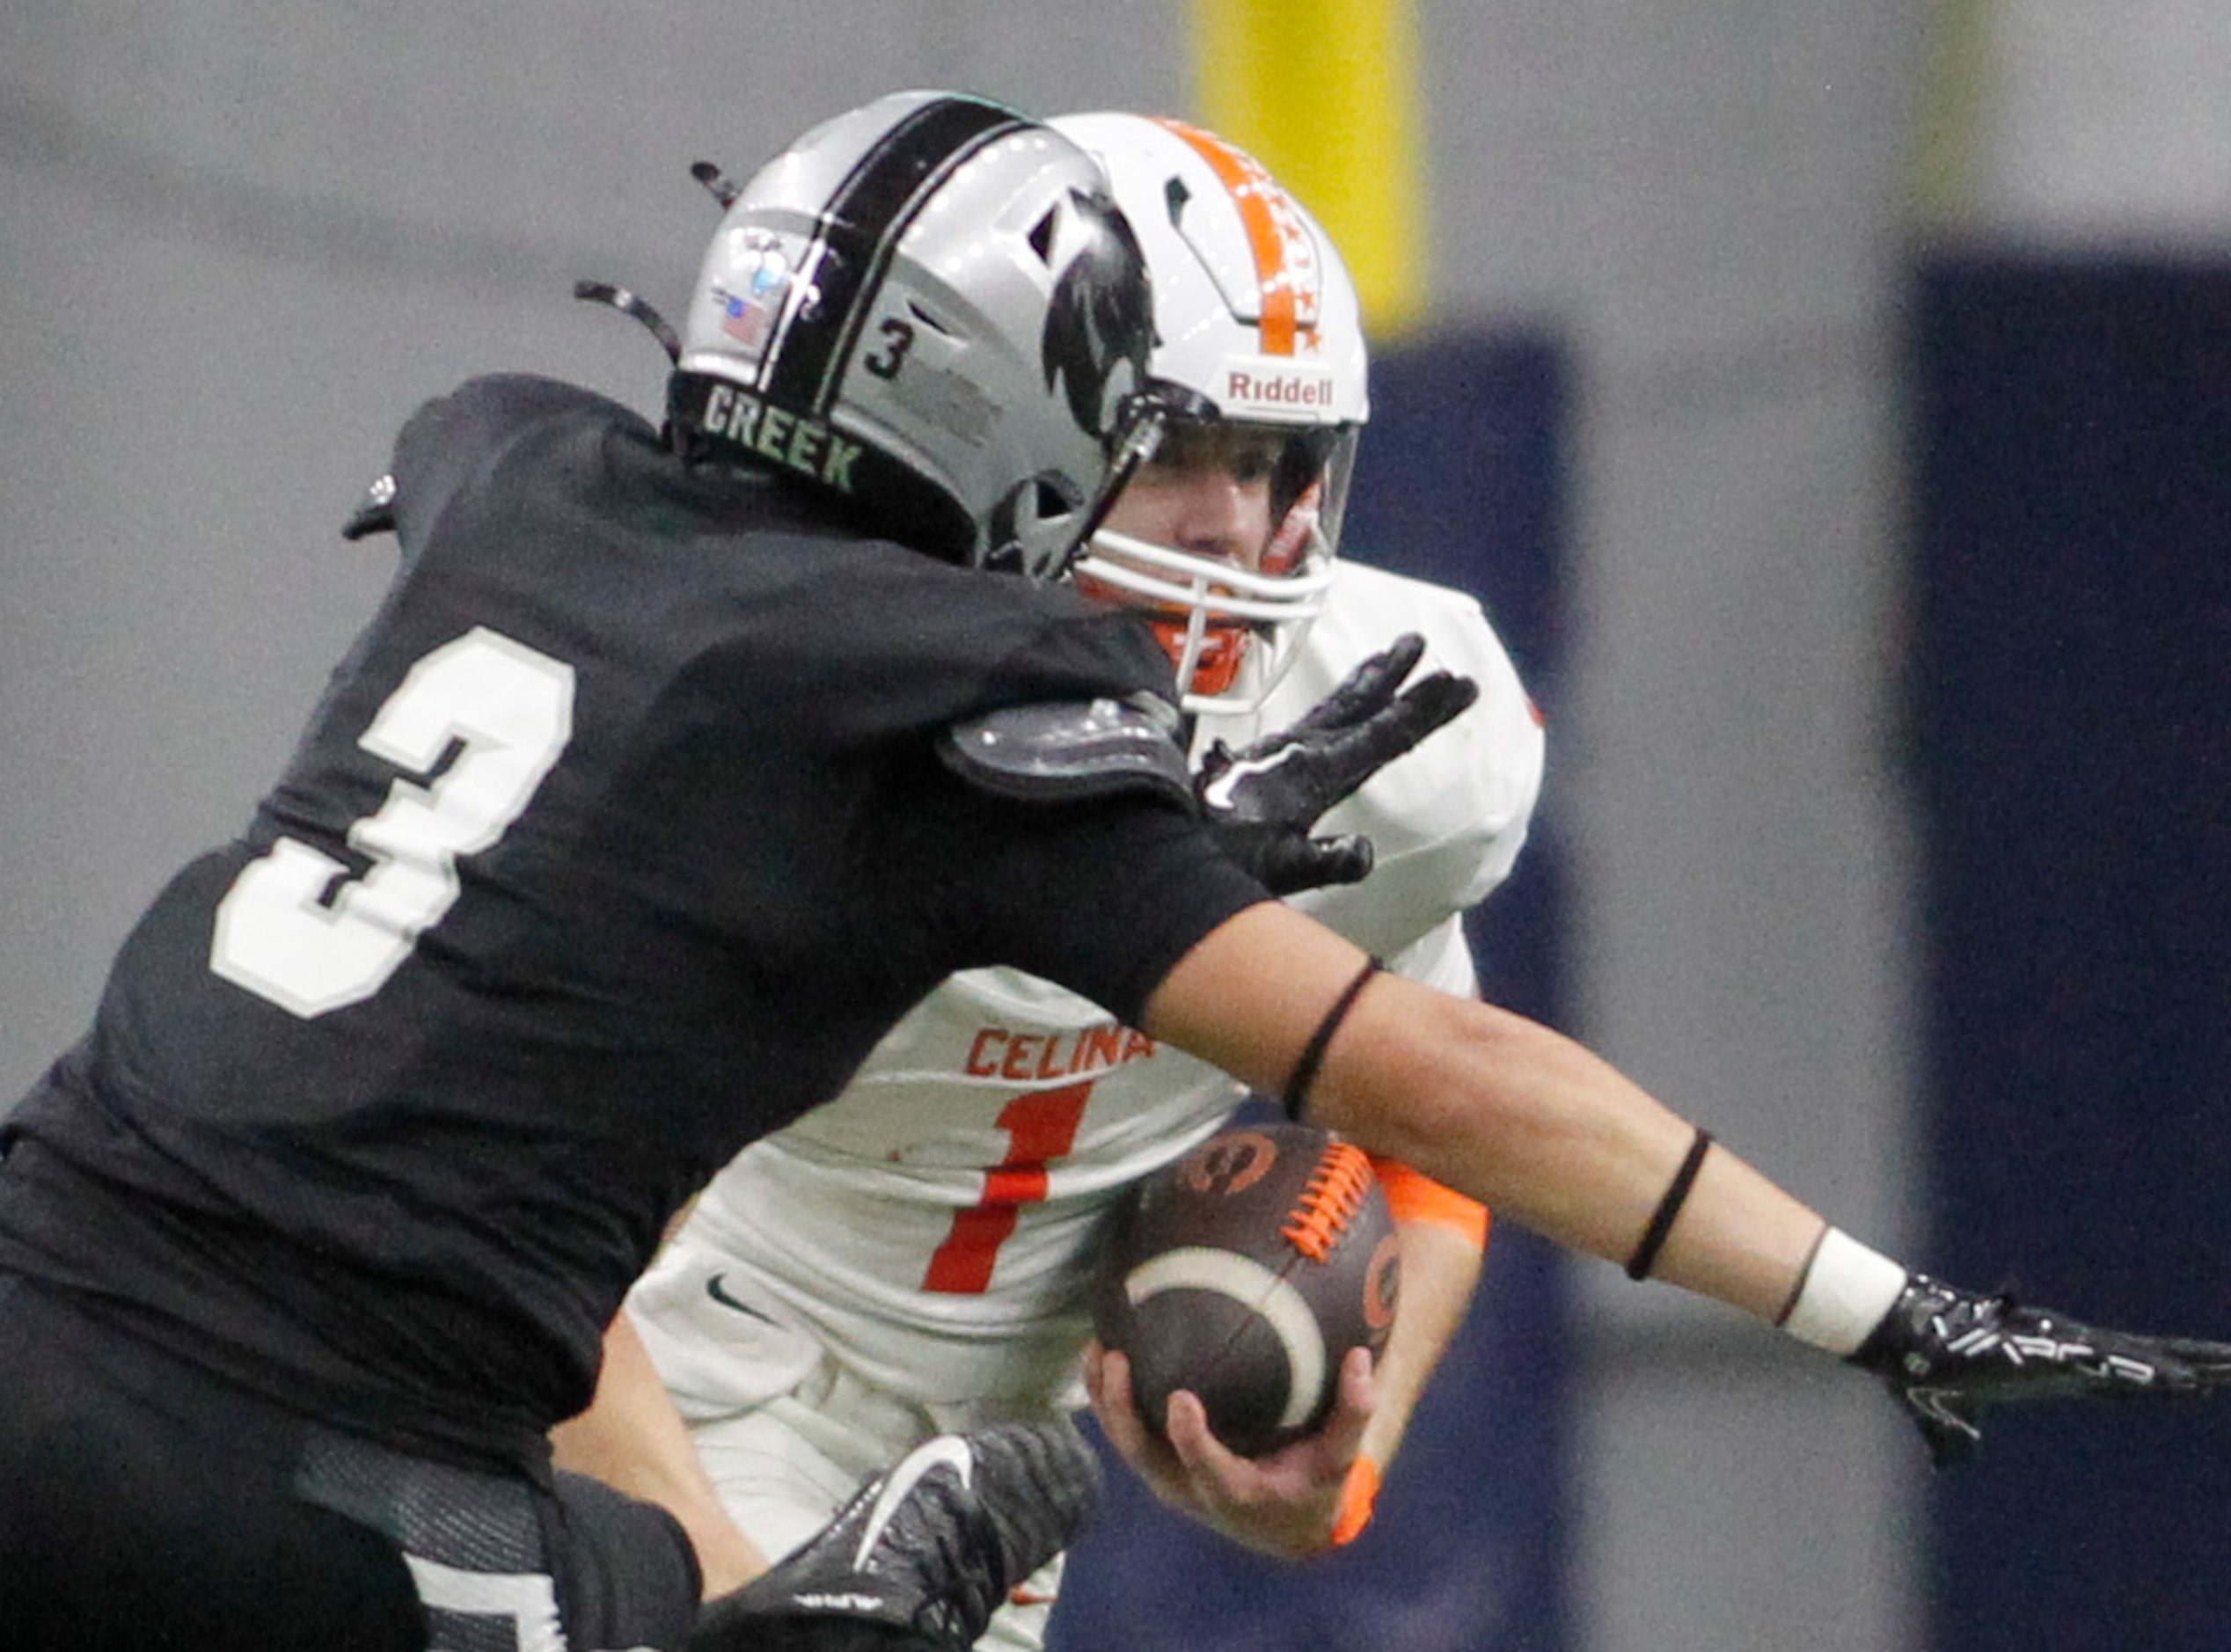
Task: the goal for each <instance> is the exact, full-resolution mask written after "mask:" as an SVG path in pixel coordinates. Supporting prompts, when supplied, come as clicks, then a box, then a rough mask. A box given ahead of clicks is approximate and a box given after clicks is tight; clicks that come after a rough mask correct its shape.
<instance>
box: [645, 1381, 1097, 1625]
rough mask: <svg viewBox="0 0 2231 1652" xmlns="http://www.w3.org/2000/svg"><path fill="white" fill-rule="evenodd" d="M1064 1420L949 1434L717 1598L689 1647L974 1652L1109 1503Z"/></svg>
mask: <svg viewBox="0 0 2231 1652" xmlns="http://www.w3.org/2000/svg"><path fill="white" fill-rule="evenodd" d="M1100 1489H1101V1481H1100V1459H1099V1458H1096V1457H1094V1455H1093V1451H1092V1448H1091V1447H1090V1446H1089V1445H1087V1444H1085V1440H1084V1436H1081V1435H1079V1433H1078V1432H1077V1430H1076V1429H1075V1428H1074V1427H1072V1425H1071V1424H1070V1423H1068V1422H1065V1421H1064V1422H1016V1423H1006V1424H1003V1425H1001V1426H999V1427H997V1428H991V1429H983V1430H981V1431H979V1432H977V1433H974V1434H958V1435H956V1434H941V1435H939V1436H936V1437H935V1438H934V1439H931V1440H926V1441H925V1442H924V1443H923V1444H920V1445H918V1446H917V1447H916V1448H915V1449H914V1450H913V1451H911V1452H909V1453H908V1454H907V1455H906V1456H905V1457H903V1458H900V1459H899V1461H898V1462H897V1463H896V1464H895V1465H893V1466H892V1467H891V1468H890V1469H889V1471H888V1472H887V1473H882V1474H880V1475H878V1476H876V1477H875V1478H874V1479H873V1480H869V1481H868V1482H867V1484H866V1485H864V1486H862V1487H861V1488H860V1489H859V1492H858V1493H857V1494H856V1495H854V1496H853V1498H852V1501H851V1502H848V1503H846V1504H845V1507H844V1508H842V1509H839V1510H838V1512H837V1515H836V1517H835V1518H834V1519H832V1520H831V1521H830V1523H829V1524H828V1525H826V1526H824V1527H823V1528H822V1530H821V1532H820V1533H819V1535H817V1536H816V1537H814V1538H811V1539H808V1540H807V1542H806V1544H805V1545H804V1546H803V1547H801V1548H800V1549H798V1550H796V1551H794V1553H792V1554H791V1555H790V1556H789V1557H788V1558H787V1559H786V1560H784V1561H781V1562H780V1563H779V1564H778V1565H777V1566H775V1567H774V1568H772V1570H770V1571H768V1572H767V1573H766V1574H765V1575H763V1576H761V1577H760V1578H759V1579H757V1581H756V1582H754V1583H748V1584H746V1585H745V1586H744V1587H743V1588H742V1589H739V1590H734V1591H732V1592H731V1593H728V1594H726V1595H721V1596H719V1597H716V1598H714V1599H713V1600H710V1601H707V1602H706V1604H705V1606H704V1608H703V1609H702V1610H701V1611H700V1612H699V1614H698V1621H697V1626H696V1628H695V1630H694V1631H693V1632H692V1633H691V1636H690V1640H689V1643H688V1648H687V1652H963V1649H964V1648H968V1647H971V1646H974V1645H975V1644H976V1641H977V1637H979V1636H980V1635H982V1634H984V1627H985V1626H986V1625H987V1624H989V1623H990V1622H991V1614H992V1612H994V1611H996V1610H997V1609H998V1607H999V1605H1000V1604H1002V1603H1004V1602H1005V1601H1006V1598H1007V1596H1008V1594H1009V1592H1010V1591H1011V1590H1013V1588H1014V1586H1015V1585H1016V1584H1018V1583H1021V1582H1022V1580H1023V1579H1024V1578H1026V1577H1028V1576H1029V1575H1030V1574H1031V1573H1033V1572H1035V1571H1036V1570H1037V1569H1038V1568H1040V1567H1041V1566H1042V1565H1044V1564H1045V1563H1046V1562H1047V1561H1050V1560H1051V1559H1052V1558H1053V1557H1054V1556H1055V1555H1056V1554H1057V1553H1060V1552H1061V1551H1062V1550H1063V1549H1064V1548H1066V1547H1068V1546H1069V1544H1070V1541H1071V1539H1073V1538H1074V1537H1075V1536H1076V1535H1077V1531H1078V1530H1079V1527H1081V1526H1082V1525H1083V1524H1084V1522H1085V1520H1086V1517H1088V1516H1089V1515H1090V1514H1091V1512H1092V1510H1093V1509H1094V1507H1095V1506H1096V1505H1097V1503H1098V1502H1099V1498H1100Z"/></svg>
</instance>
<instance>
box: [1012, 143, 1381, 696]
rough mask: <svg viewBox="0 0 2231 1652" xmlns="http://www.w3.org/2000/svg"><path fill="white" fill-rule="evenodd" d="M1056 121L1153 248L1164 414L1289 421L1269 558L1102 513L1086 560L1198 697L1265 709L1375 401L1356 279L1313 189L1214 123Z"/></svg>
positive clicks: (1082, 563) (1312, 613)
mask: <svg viewBox="0 0 2231 1652" xmlns="http://www.w3.org/2000/svg"><path fill="white" fill-rule="evenodd" d="M1050 125H1051V126H1052V127H1053V128H1055V129H1056V130H1057V131H1059V132H1061V133H1063V134H1064V135H1067V136H1068V137H1071V138H1072V139H1074V140H1075V141H1076V143H1078V144H1079V147H1081V148H1083V149H1084V150H1086V151H1088V152H1089V153H1090V154H1091V155H1092V156H1093V157H1094V159H1096V160H1097V161H1099V163H1100V164H1101V168H1102V169H1103V170H1104V171H1105V172H1106V173H1107V174H1108V179H1109V180H1110V182H1111V184H1112V185H1113V187H1114V190H1115V195H1116V205H1117V206H1118V207H1120V208H1122V209H1123V213H1124V215H1125V216H1126V217H1128V218H1129V219H1130V223H1131V227H1132V229H1133V230H1134V231H1135V232H1136V233H1137V237H1138V240H1139V244H1140V245H1141V246H1142V247H1143V248H1144V249H1145V255H1146V265H1147V270H1148V273H1149V274H1150V275H1151V276H1152V281H1153V286H1154V320H1155V327H1156V331H1157V333H1158V335H1159V336H1158V338H1157V340H1156V342H1155V347H1154V353H1153V356H1152V362H1151V369H1150V370H1151V372H1152V377H1153V385H1154V388H1155V389H1156V391H1159V392H1160V394H1159V398H1158V404H1157V413H1156V416H1157V417H1158V418H1159V420H1160V421H1161V422H1162V423H1163V425H1164V426H1165V428H1168V427H1171V426H1174V425H1178V424H1181V423H1182V422H1185V421H1189V420H1200V421H1207V422H1217V421H1221V422H1225V423H1238V424H1243V425H1250V426H1256V427H1262V428H1269V429H1271V430H1274V431H1276V432H1278V433H1281V434H1282V435H1284V437H1285V440H1284V446H1283V449H1282V457H1280V459H1279V461H1278V464H1277V468H1276V475H1275V477H1274V480H1273V486H1272V498H1271V502H1272V511H1273V523H1274V527H1273V531H1272V534H1271V537H1270V541H1269V545H1268V546H1267V547H1266V549H1265V552H1264V554H1263V556H1262V563H1261V566H1260V567H1259V568H1257V569H1255V570H1253V571H1249V570H1244V569H1240V568H1238V567H1234V566H1233V564H1232V563H1230V562H1229V561H1226V560H1224V559H1218V558H1211V557H1207V556H1202V555H1197V554H1192V553H1189V552H1185V551H1183V550H1181V549H1179V548H1178V547H1176V546H1174V545H1154V544H1151V543H1148V542H1146V541H1144V540H1141V539H1138V538H1135V537H1130V536H1129V535H1124V534H1118V533H1115V532H1111V531H1109V530H1105V529H1103V530H1100V531H1099V532H1097V533H1095V534H1094V536H1093V538H1092V541H1091V545H1090V548H1089V550H1088V551H1087V552H1086V555H1085V556H1084V557H1082V558H1081V559H1079V562H1078V565H1077V574H1078V577H1079V579H1080V580H1085V581H1093V582H1095V583H1097V584H1098V585H1100V586H1101V587H1103V588H1114V589H1116V590H1117V591H1120V592H1123V593H1127V594H1128V597H1129V599H1130V600H1132V601H1136V602H1138V603H1141V604H1143V605H1145V606H1147V607H1150V608H1152V610H1154V611H1155V612H1156V614H1157V615H1158V618H1157V621H1156V625H1157V629H1158V630H1159V631H1160V632H1162V635H1163V640H1164V642H1165V644H1166V646H1167V647H1169V648H1170V650H1171V654H1172V657H1173V661H1174V663H1175V664H1176V665H1177V667H1178V686H1179V687H1180V689H1181V690H1182V691H1185V702H1186V707H1187V709H1188V710H1189V711H1194V712H1196V713H1208V714H1216V713H1240V712H1247V711H1252V710H1254V709H1255V708H1256V707H1257V706H1259V705H1261V704H1262V699H1263V697H1264V696H1266V695H1267V694H1268V693H1269V691H1270V689H1271V687H1272V686H1273V685H1274V684H1275V683H1276V681H1277V679H1278V678H1279V676H1281V675H1283V673H1284V669H1285V668H1286V667H1287V665H1289V664H1290V663H1291V660H1292V657H1293V652H1294V650H1295V648H1296V647H1298V644H1299V642H1300V640H1301V638H1302V636H1303V634H1304V633H1305V632H1306V630H1307V629H1308V625H1309V624H1310V622H1311V621H1312V620H1313V618H1315V617H1316V615H1317V613H1318V612H1319V611H1320V609H1321V607H1322V605H1323V602H1324V597H1325V592H1326V590H1327V588H1328V587H1329V586H1330V584H1331V582H1332V577H1333V565H1334V559H1335V556H1336V554H1337V552H1338V548H1339V544H1340V530H1341V519H1342V514H1343V512H1344V511H1345V508H1346V506H1347V500H1348V485H1349V478H1350V473H1351V471H1353V468H1354V465H1355V456H1356V443H1357V437H1358V435H1360V433H1361V431H1362V429H1363V427H1364V421H1365V420H1367V419H1368V418H1369V417H1370V411H1371V408H1370V400H1369V397H1368V394H1367V389H1366V385H1365V376H1366V371H1367V369H1368V365H1369V363H1368V353H1367V351H1366V350H1365V347H1364V330H1363V319H1362V315H1361V312H1360V309H1359V306H1358V305H1357V298H1356V289H1355V285H1354V283H1353V282H1352V281H1350V279H1349V274H1348V270H1347V267H1346V266H1345V265H1344V264H1342V261H1341V258H1340V254H1339V252H1337V251H1336V250H1335V248H1334V246H1333V244H1332V242H1331V240H1330V238H1328V237H1327V236H1326V234H1325V232H1324V230H1323V229H1322V228H1320V226H1319V224H1318V223H1317V221H1316V220H1315V219H1314V218H1313V217H1312V216H1310V214H1309V213H1308V211H1307V210H1306V208H1304V207H1303V206H1302V205H1301V204H1300V202H1298V201H1296V200H1294V198H1293V197H1292V196H1291V195H1290V194H1287V193H1286V191H1285V190H1284V188H1283V187H1281V186H1280V185H1279V184H1278V182H1277V181H1276V179H1273V178H1272V177H1271V176H1270V174H1269V172H1266V171H1265V170H1264V169H1263V167H1262V164H1260V163H1258V162H1257V161H1255V160H1254V158H1253V157H1249V156H1248V155H1247V154H1245V153H1243V152H1242V151H1241V150H1238V149H1236V148H1234V147H1233V145H1231V144H1229V143H1225V142H1224V141H1223V140H1222V139H1220V138H1218V137H1217V136H1216V135H1213V134H1211V133H1208V132H1204V131H1202V130H1201V129H1200V128H1196V127H1191V126H1188V125H1186V124H1185V123H1183V122H1182V121H1171V120H1162V119H1156V118H1152V117H1148V116H1145V115H1137V114H1122V113H1096V114H1075V115H1064V116H1061V117H1059V118H1057V119H1056V120H1054V121H1051V122H1050Z"/></svg>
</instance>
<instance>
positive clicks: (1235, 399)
mask: <svg viewBox="0 0 2231 1652" xmlns="http://www.w3.org/2000/svg"><path fill="white" fill-rule="evenodd" d="M1224 398H1225V402H1226V403H1227V404H1230V405H1233V406H1247V407H1329V406H1332V405H1333V381H1332V375H1331V374H1329V373H1305V372H1299V371H1296V372H1287V373H1242V372H1239V371H1236V370H1234V371H1232V372H1228V373H1226V374H1225V376H1224Z"/></svg>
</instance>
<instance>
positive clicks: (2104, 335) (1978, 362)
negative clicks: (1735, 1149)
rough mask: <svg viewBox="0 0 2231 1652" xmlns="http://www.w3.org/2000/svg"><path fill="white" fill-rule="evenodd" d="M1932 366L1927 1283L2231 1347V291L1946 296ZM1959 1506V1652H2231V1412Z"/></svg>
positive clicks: (2034, 1429) (2044, 1446)
mask: <svg viewBox="0 0 2231 1652" xmlns="http://www.w3.org/2000/svg"><path fill="white" fill-rule="evenodd" d="M1909 366H1910V372H1911V389H1912V406H1913V430H1912V439H1913V454H1912V473H1913V485H1914V492H1913V510H1914V516H1913V582H1912V593H1913V647H1912V653H1911V672H1912V675H1911V681H1910V693H1909V695H1908V698H1907V710H1908V715H1909V719H1910V721H1909V735H1910V740H1909V746H1910V749H1911V751H1912V754H1913V763H1914V764H1915V773H1916V777H1917V780H1918V783H1919V794H1920V801H1921V806H1922V810H1923V815H1924V832H1923V843H1924V854H1925V879H1926V882H1925V913H1924V924H1925V934H1926V939H1927V957H1926V962H1925V981H1926V987H1927V990H1926V994H1925V998H1924V1004H1925V1034H1924V1035H1925V1038H1926V1041H1927V1042H1926V1050H1927V1057H1926V1071H1927V1098H1928V1106H1929V1114H1928V1124H1927V1137H1928V1146H1929V1149H1930V1152H1931V1158H1932V1163H1933V1171H1932V1174H1933V1183H1932V1188H1931V1200H1930V1205H1931V1209H1932V1211H1933V1217H1934V1220H1933V1226H1934V1242H1933V1243H1932V1244H1931V1246H1930V1247H1929V1251H1928V1254H1929V1257H1930V1260H1931V1261H1932V1263H1933V1264H1934V1265H1935V1266H1937V1267H1940V1268H1942V1270H1943V1271H1944V1272H1945V1273H1946V1274H1948V1275H1949V1276H1953V1277H1956V1278H1958V1279H1960V1280H1962V1281H1963V1283H1975V1284H1978V1285H1993V1284H1996V1283H2001V1281H2002V1280H2003V1279H2005V1278H2006V1277H2007V1276H2008V1270H2015V1279H2014V1283H2017V1284H2018V1285H2019V1286H2020V1287H2021V1288H2022V1289H2023V1291H2024V1293H2025V1294H2027V1295H2028V1296H2030V1297H2033V1298H2035V1299H2037V1300H2039V1301H2043V1302H2050V1303H2052V1304H2053V1305H2057V1306H2059V1307H2062V1308H2065V1309H2066V1310H2068V1311H2070V1312H2076V1313H2078V1314H2080V1315H2082V1316H2084V1317H2088V1318H2094V1319H2099V1320H2101V1321H2103V1322H2108V1323H2120V1324H2129V1325H2132V1326H2133V1327H2138V1328H2148V1329H2178V1330H2185V1331H2190V1332H2191V1333H2194V1334H2209V1335H2213V1336H2217V1337H2224V1338H2231V270H2225V269H2223V268H2220V267H2216V268H2209V267H2198V266H2183V267H2173V266H2169V265H2166V264H2153V263H2144V264H2141V263H2123V262H2103V261H2092V262H2082V263H2071V262H2052V261H2037V260H2018V259H2000V260H1971V259H1963V260H1948V261H1943V262H1938V263H1935V264H1932V265H1930V266H1928V267H1925V268H1923V269H1922V270H1921V271H1920V274H1919V278H1918V281H1917V285H1916V289H1915V304H1914V310H1913V332H1912V337H1911V351H1910V356H1909ZM2227 1494H2231V1400H2225V1401H2220V1402H2217V1403H2216V1404H2215V1405H2213V1406H2196V1407H2189V1408H2187V1407H2177V1408H2170V1409H2166V1410H2154V1409H2147V1410H2142V1411H2137V1410H2134V1411H2127V1412H2118V1413H2103V1412H2101V1411H2099V1410H2098V1409H2096V1408H2088V1407H2059V1408H2057V1409H2052V1410H2046V1411H2039V1412H2035V1413H2030V1414H2017V1415H2009V1416H2006V1417H2003V1418H2002V1419H2001V1421H2000V1422H1998V1424H1997V1425H1996V1427H1995V1428H1993V1429H1991V1430H1990V1437H1989V1440H1988V1443H1987V1444H1986V1451H1985V1455H1984V1457H1983V1458H1982V1459H1981V1461H1979V1463H1978V1464H1977V1465H1975V1466H1973V1467H1972V1468H1971V1469H1969V1470H1966V1471H1964V1472H1963V1473H1960V1474H1957V1475H1953V1476H1948V1477H1946V1478H1945V1479H1944V1480H1941V1481H1939V1482H1938V1483H1937V1485H1936V1487H1935V1497H1934V1500H1933V1521H1934V1526H1935V1557H1934V1564H1933V1588H1934V1595H1935V1606H1934V1615H1935V1643H1936V1645H1937V1646H1938V1647H1939V1648H1943V1652H1970V1649H1971V1648H1999V1647H2008V1648H2012V1647H2024V1648H2031V1647H2046V1646H2049V1647H2052V1648H2066V1649H2068V1652H2083V1649H2087V1648H2101V1649H2102V1652H2106V1649H2107V1648H2118V1649H2119V1648H2139V1647H2143V1648H2147V1649H2148V1652H2220V1648H2225V1647H2231V1591H2227V1590H2225V1589H2224V1588H2223V1586H2222V1583H2221V1581H2220V1575H2219V1574H2218V1573H2217V1572H2216V1569H2215V1568H2216V1567H2217V1566H2219V1565H2220V1563H2221V1561H2222V1558H2223V1556H2224V1554H2225V1553H2226V1552H2227V1546H2226V1539H2225V1536H2224V1531H2223V1522H2224V1518H2225V1510H2226V1509H2227V1507H2231V1502H2227Z"/></svg>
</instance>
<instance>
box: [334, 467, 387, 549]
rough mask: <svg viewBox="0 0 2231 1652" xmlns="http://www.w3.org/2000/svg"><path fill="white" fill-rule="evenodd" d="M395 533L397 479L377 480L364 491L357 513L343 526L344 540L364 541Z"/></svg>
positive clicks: (341, 533) (341, 535)
mask: <svg viewBox="0 0 2231 1652" xmlns="http://www.w3.org/2000/svg"><path fill="white" fill-rule="evenodd" d="M394 531H395V479H394V477H393V476H382V477H379V478H377V479H375V480H374V481H373V483H372V485H371V486H369V487H368V488H366V489H365V490H364V498H363V501H362V503H360V504H359V505H358V506H357V507H356V513H355V515H353V516H351V517H350V518H349V519H348V520H347V522H345V523H342V524H341V530H340V537H342V538H344V539H362V538H365V537H369V535H372V534H376V533H393V532H394Z"/></svg>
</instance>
